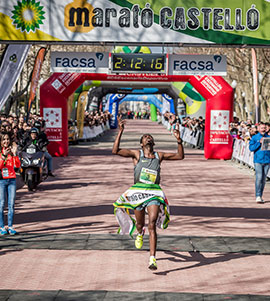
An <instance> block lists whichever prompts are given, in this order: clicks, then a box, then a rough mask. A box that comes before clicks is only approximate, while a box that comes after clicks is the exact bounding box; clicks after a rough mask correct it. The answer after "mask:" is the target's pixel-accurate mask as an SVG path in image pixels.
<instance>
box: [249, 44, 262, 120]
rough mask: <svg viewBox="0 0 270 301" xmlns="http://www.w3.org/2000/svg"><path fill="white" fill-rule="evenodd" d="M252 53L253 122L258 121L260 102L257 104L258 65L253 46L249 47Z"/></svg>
mask: <svg viewBox="0 0 270 301" xmlns="http://www.w3.org/2000/svg"><path fill="white" fill-rule="evenodd" d="M251 54H252V73H253V94H254V103H255V122H256V123H258V122H259V121H260V104H259V95H258V66H257V58H256V51H255V49H254V48H251Z"/></svg>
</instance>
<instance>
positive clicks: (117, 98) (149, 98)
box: [108, 94, 162, 129]
mask: <svg viewBox="0 0 270 301" xmlns="http://www.w3.org/2000/svg"><path fill="white" fill-rule="evenodd" d="M124 101H145V102H148V103H150V104H152V105H154V106H155V107H156V108H157V109H159V111H161V108H162V103H161V101H160V100H159V99H158V98H157V97H156V96H154V95H151V94H149V95H141V94H140V95H137V94H127V95H126V94H112V95H110V96H109V98H108V102H109V112H110V113H111V114H112V118H111V120H110V127H111V128H112V129H116V128H117V126H118V123H117V115H118V108H119V104H120V103H122V102H124Z"/></svg>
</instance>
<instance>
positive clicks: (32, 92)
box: [28, 47, 46, 114]
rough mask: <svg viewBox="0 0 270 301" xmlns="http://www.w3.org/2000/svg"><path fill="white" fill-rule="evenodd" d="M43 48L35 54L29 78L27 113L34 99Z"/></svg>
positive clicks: (43, 53)
mask: <svg viewBox="0 0 270 301" xmlns="http://www.w3.org/2000/svg"><path fill="white" fill-rule="evenodd" d="M45 52H46V49H45V48H43V47H42V48H40V49H39V51H38V54H37V56H36V60H35V65H34V69H33V74H32V79H31V86H30V95H29V101H28V114H29V113H30V109H31V105H32V102H33V101H34V99H35V96H36V91H37V86H38V81H39V77H40V72H41V67H42V64H43V61H44V57H45Z"/></svg>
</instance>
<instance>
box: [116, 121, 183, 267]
mask: <svg viewBox="0 0 270 301" xmlns="http://www.w3.org/2000/svg"><path fill="white" fill-rule="evenodd" d="M118 124H119V132H118V134H117V136H116V139H115V142H114V145H113V150H112V153H113V154H115V155H119V156H122V157H130V158H132V159H133V163H134V166H135V167H134V183H135V185H133V186H132V187H131V188H130V189H128V190H127V191H126V192H125V193H124V194H123V195H121V196H120V198H119V199H118V200H117V201H116V202H115V203H114V207H115V215H116V218H117V220H118V222H119V224H120V233H121V234H130V235H131V236H132V233H133V231H134V230H135V225H134V224H135V221H134V219H132V218H131V217H130V215H129V211H128V209H133V210H134V213H135V218H136V228H137V231H138V235H137V237H136V240H135V246H136V248H138V249H141V248H142V246H143V235H144V225H145V210H146V208H147V213H148V217H149V218H148V232H149V243H150V260H149V269H151V270H156V269H157V263H156V258H155V256H156V245H157V233H156V226H158V227H160V228H163V229H166V228H167V226H168V223H169V206H168V201H167V199H166V197H165V195H164V193H163V191H162V189H161V188H160V186H159V182H160V163H161V162H162V161H163V160H183V159H184V149H183V145H182V139H181V138H180V132H179V125H177V127H176V129H175V130H174V131H173V134H174V136H175V138H176V140H177V144H178V145H177V146H178V147H177V153H164V152H155V151H154V145H155V143H154V139H153V137H152V136H151V135H150V134H144V135H143V136H142V137H141V139H140V144H141V148H142V149H141V150H131V149H121V148H120V147H119V146H120V140H121V137H122V134H123V131H124V124H125V121H123V120H122V119H121V117H119V118H118Z"/></svg>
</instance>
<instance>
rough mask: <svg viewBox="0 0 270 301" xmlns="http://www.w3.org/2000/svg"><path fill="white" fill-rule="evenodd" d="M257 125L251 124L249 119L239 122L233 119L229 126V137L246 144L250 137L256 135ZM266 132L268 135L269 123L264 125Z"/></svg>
mask: <svg viewBox="0 0 270 301" xmlns="http://www.w3.org/2000/svg"><path fill="white" fill-rule="evenodd" d="M259 125H260V122H259V123H255V124H254V123H253V122H252V121H251V120H250V119H247V120H246V121H243V120H242V121H240V120H239V118H237V117H234V119H233V122H231V123H230V125H229V131H230V135H231V136H232V137H233V138H235V139H242V140H244V141H246V142H248V141H249V140H250V139H251V137H252V136H254V135H256V134H257V133H258V126H259ZM266 132H267V133H268V134H270V123H266Z"/></svg>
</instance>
